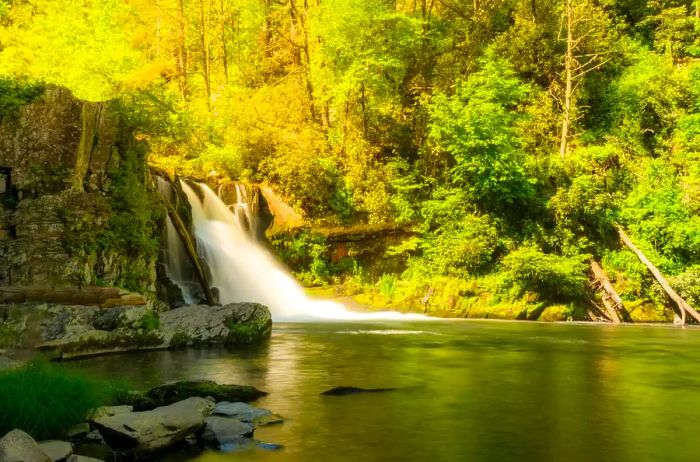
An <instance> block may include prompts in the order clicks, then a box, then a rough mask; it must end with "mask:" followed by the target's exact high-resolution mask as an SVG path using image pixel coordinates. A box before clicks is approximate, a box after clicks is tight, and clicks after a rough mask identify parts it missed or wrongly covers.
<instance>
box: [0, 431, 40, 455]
mask: <svg viewBox="0 0 700 462" xmlns="http://www.w3.org/2000/svg"><path fill="white" fill-rule="evenodd" d="M0 461H2V462H52V461H51V458H50V457H49V456H48V455H47V454H46V453H45V452H44V451H42V450H41V448H40V447H39V445H38V444H37V443H36V441H34V438H32V437H31V436H29V435H27V434H26V433H24V432H23V431H22V430H12V431H11V432H9V433H8V434H6V435H5V436H3V437H2V438H0Z"/></svg>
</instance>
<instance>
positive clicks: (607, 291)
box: [591, 260, 624, 324]
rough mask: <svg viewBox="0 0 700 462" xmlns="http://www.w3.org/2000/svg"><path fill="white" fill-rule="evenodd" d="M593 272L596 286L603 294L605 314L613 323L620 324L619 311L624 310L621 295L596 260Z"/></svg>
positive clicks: (593, 262)
mask: <svg viewBox="0 0 700 462" xmlns="http://www.w3.org/2000/svg"><path fill="white" fill-rule="evenodd" d="M591 271H592V272H593V276H594V278H595V284H596V285H598V287H599V288H600V290H601V292H602V294H601V299H602V300H603V305H604V306H605V314H606V315H607V317H608V318H609V319H610V320H611V321H612V322H613V323H615V324H620V322H621V320H620V316H619V315H618V311H621V310H623V309H624V305H623V303H622V299H621V298H620V295H618V293H617V291H616V290H615V288H614V287H613V285H612V283H611V282H610V279H608V275H607V274H605V271H603V268H601V267H600V265H599V264H598V262H596V261H595V260H591Z"/></svg>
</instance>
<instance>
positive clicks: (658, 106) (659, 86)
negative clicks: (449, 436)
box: [0, 0, 700, 304]
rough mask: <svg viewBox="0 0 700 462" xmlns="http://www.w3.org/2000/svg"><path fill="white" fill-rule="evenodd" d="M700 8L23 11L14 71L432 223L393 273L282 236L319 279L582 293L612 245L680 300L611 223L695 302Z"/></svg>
mask: <svg viewBox="0 0 700 462" xmlns="http://www.w3.org/2000/svg"><path fill="white" fill-rule="evenodd" d="M699 10H700V2H698V1H697V0H641V1H637V2H629V1H624V0H580V1H576V2H570V1H565V0H494V1H488V2H486V1H482V0H469V1H466V0H440V1H429V0H419V1H411V2H407V1H402V0H399V1H392V2H389V1H384V0H379V1H372V2H359V1H352V0H321V1H318V2H306V1H300V0H284V1H274V2H273V1H271V0H216V1H205V0H159V1H155V2H154V1H144V0H108V1H95V0H81V1H79V2H69V1H67V0H58V1H57V0H10V1H7V0H5V1H0V69H2V72H3V73H4V74H6V75H5V76H4V77H3V79H6V78H7V77H13V78H23V79H34V80H36V79H38V80H43V81H46V82H50V83H57V84H61V85H66V86H68V87H70V88H71V89H72V90H73V91H74V92H75V93H76V94H77V95H78V96H81V97H85V98H90V99H104V98H120V99H121V100H122V102H123V103H125V104H127V106H128V107H129V108H131V114H132V115H133V117H134V119H135V121H136V122H138V124H139V126H140V127H141V130H142V132H143V133H142V138H143V139H145V140H147V141H148V142H149V143H150V145H151V151H152V154H151V157H150V159H149V160H150V161H151V162H152V163H154V164H157V165H159V166H161V167H163V168H166V169H176V170H177V171H178V172H179V173H181V174H189V175H193V176H199V177H204V176H207V175H210V174H213V173H216V174H218V175H226V176H229V177H231V178H233V179H242V180H248V181H254V182H265V183H267V184H269V185H271V186H272V187H273V188H275V190H277V191H278V192H279V193H280V194H282V195H283V196H284V198H285V199H286V200H287V201H288V202H289V203H290V204H291V205H292V206H294V207H295V208H296V209H297V210H298V211H299V212H301V213H302V214H303V215H304V216H305V217H306V218H307V219H308V220H309V221H311V222H323V223H324V224H325V225H327V224H329V223H330V224H332V225H348V224H355V225H357V224H366V225H378V224H386V225H389V226H403V227H408V228H411V229H413V230H414V231H415V232H416V233H417V234H416V235H414V236H413V237H412V238H411V239H409V240H407V241H406V242H404V243H403V244H401V245H399V246H393V247H391V248H389V249H387V254H385V255H384V256H382V257H381V258H383V257H392V258H393V257H400V258H402V259H403V261H404V263H405V264H404V270H405V272H403V273H402V274H387V275H386V276H385V277H383V278H382V279H381V280H379V279H377V280H375V281H371V280H370V281H367V280H365V279H366V278H365V277H363V276H362V275H363V274H364V273H363V270H362V268H361V266H362V262H358V261H352V262H350V263H347V262H331V261H330V259H329V254H330V252H332V249H331V246H329V245H327V244H326V243H325V242H324V240H323V238H322V237H318V236H317V237H314V236H312V235H309V234H304V235H301V236H298V237H297V238H296V240H292V241H287V242H281V243H277V244H278V245H277V247H278V249H280V250H281V251H282V252H283V254H284V255H283V256H285V257H286V258H287V260H288V261H290V262H291V263H293V264H294V266H295V268H296V269H297V270H298V271H300V272H302V273H303V274H304V275H305V276H304V277H305V280H306V281H307V282H309V283H318V282H328V281H333V280H338V279H342V278H343V277H344V276H346V277H351V278H354V279H355V280H361V281H362V283H363V284H367V283H374V282H376V281H379V285H378V286H377V291H379V292H381V293H392V294H393V293H395V292H397V290H399V289H400V286H401V284H405V285H408V286H410V287H411V290H414V289H415V290H414V292H419V291H422V292H423V293H427V292H426V291H430V290H432V289H430V287H435V288H440V289H444V290H447V289H445V288H446V287H460V288H459V289H455V297H458V298H464V297H468V295H467V293H478V292H479V291H480V290H489V291H491V292H494V293H500V294H501V295H499V297H501V298H503V297H506V298H507V297H511V298H512V299H515V298H518V297H526V298H527V297H531V295H528V294H535V299H536V300H537V301H538V303H539V302H541V301H546V302H551V303H582V302H584V301H585V300H588V299H589V295H590V294H589V293H587V292H588V289H587V287H586V281H587V280H588V276H587V274H586V272H587V268H588V264H587V263H588V261H589V260H590V259H591V258H595V259H597V260H599V261H600V262H601V263H602V264H603V266H604V268H605V269H606V270H607V271H608V272H609V273H610V276H611V278H612V279H613V281H614V282H615V283H616V284H617V286H618V289H619V290H620V292H621V293H622V295H623V297H624V298H626V299H629V300H631V299H640V300H653V301H655V302H656V303H657V304H663V303H665V300H664V298H663V297H662V296H660V295H659V291H658V288H657V287H656V286H655V285H654V284H653V283H652V281H651V280H650V279H649V276H648V275H647V274H646V272H645V271H644V270H643V268H642V269H641V270H640V268H639V264H638V263H637V262H635V260H634V257H633V256H632V255H631V254H629V252H628V251H625V250H623V249H620V247H619V243H618V240H617V237H616V233H615V230H614V227H615V226H616V225H622V226H623V227H625V228H626V229H627V230H628V232H629V234H630V235H631V236H632V238H633V239H634V240H635V242H636V243H637V244H638V245H639V247H640V248H642V249H643V250H644V251H645V252H646V253H647V254H648V256H649V257H650V258H651V259H652V260H653V261H654V262H655V263H656V264H657V265H658V266H659V267H660V268H661V269H662V270H663V271H664V272H665V273H667V274H668V275H669V276H671V277H672V281H673V283H674V284H676V286H677V288H678V289H679V290H680V291H682V292H684V293H686V294H687V296H688V297H689V299H692V300H695V299H697V297H699V295H698V294H697V290H696V289H694V287H696V286H697V285H698V284H699V283H700V279H698V274H699V273H698V267H700V221H699V219H698V211H700V12H699ZM6 82H8V80H0V90H1V89H2V88H3V86H6V85H8V84H7V83H6ZM0 95H1V93H0ZM2 104H6V103H2ZM7 104H12V102H10V103H7ZM115 184H116V185H120V182H119V180H118V179H117V180H116V182H115ZM122 186H124V187H125V188H124V193H125V195H124V196H123V197H122V199H123V202H124V205H125V209H124V210H138V209H139V208H140V207H141V205H142V204H133V203H131V202H130V196H129V193H128V191H129V188H128V185H122ZM122 218H123V219H127V216H126V215H124V216H123V217H122ZM136 219H137V220H138V219H140V218H139V215H136ZM124 239H125V241H124V245H126V246H130V245H141V244H142V243H141V240H140V238H139V237H138V236H134V237H128V236H125V237H124ZM146 244H148V243H146ZM351 259H352V257H351ZM444 278H447V280H450V281H461V282H455V283H454V284H452V285H450V284H446V283H445V282H444V281H445V279H444ZM430 281H436V282H435V283H431V282H430ZM437 281H441V282H437ZM465 281H470V284H472V285H474V284H475V285H476V286H474V287H476V289H475V288H474V287H472V286H470V287H472V288H471V289H468V288H465V287H466V286H463V285H461V284H462V283H465ZM470 291H471V292H470ZM693 297H695V298H693ZM528 299H529V298H528Z"/></svg>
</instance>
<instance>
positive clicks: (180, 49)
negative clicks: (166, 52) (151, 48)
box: [177, 0, 187, 101]
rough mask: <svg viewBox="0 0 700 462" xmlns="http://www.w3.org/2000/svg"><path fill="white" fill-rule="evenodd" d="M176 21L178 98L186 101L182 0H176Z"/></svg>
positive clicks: (185, 60) (183, 11)
mask: <svg viewBox="0 0 700 462" xmlns="http://www.w3.org/2000/svg"><path fill="white" fill-rule="evenodd" d="M177 4H178V22H179V36H178V42H179V43H178V46H177V68H178V69H177V70H178V80H179V87H180V99H181V100H182V101H187V43H186V30H187V27H186V23H185V22H186V21H187V19H186V18H185V3H184V0H178V2H177Z"/></svg>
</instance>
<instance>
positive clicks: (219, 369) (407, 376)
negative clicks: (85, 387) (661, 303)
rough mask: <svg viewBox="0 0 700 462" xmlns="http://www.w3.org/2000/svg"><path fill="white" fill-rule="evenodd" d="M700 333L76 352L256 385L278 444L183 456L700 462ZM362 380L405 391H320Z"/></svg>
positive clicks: (505, 335) (425, 333)
mask: <svg viewBox="0 0 700 462" xmlns="http://www.w3.org/2000/svg"><path fill="white" fill-rule="evenodd" d="M698 353H700V330H698V329H694V328H686V329H679V328H674V327H669V326H606V325H598V324H595V325H594V324H546V323H527V322H498V321H423V322H419V321H410V322H409V321H404V322H400V321H391V322H390V321H385V322H380V321H374V322H354V323H348V322H342V323H341V322H337V323H313V324H294V323H289V324H276V325H275V328H274V330H273V334H272V338H271V340H270V342H269V343H268V344H266V345H263V346H257V347H251V348H246V349H237V350H232V351H228V350H218V349H210V350H192V349H189V350H180V351H160V352H149V353H136V354H126V355H115V356H103V357H96V358H91V359H85V360H81V361H76V362H71V363H69V365H70V367H72V368H77V369H81V370H85V371H89V372H91V373H94V374H96V375H99V376H102V377H110V378H114V377H119V378H124V379H127V380H128V381H130V383H131V384H133V386H134V387H137V388H147V387H149V386H153V385H158V384H161V383H163V382H166V381H171V380H181V379H211V380H215V381H218V382H221V383H239V384H247V385H254V386H256V387H258V388H260V389H263V390H266V391H268V392H269V393H270V394H269V396H267V397H265V398H263V399H261V400H259V401H258V402H257V403H256V405H258V406H260V407H265V408H268V409H271V410H273V411H274V412H277V413H279V414H281V415H283V416H285V417H286V418H287V419H288V420H287V421H286V422H285V423H283V424H279V425H272V426H267V427H261V428H259V429H258V430H256V434H255V436H256V438H257V439H260V440H263V441H266V442H273V443H279V444H283V445H284V449H282V450H280V451H276V452H269V451H265V450H262V449H256V450H251V451H245V452H241V453H230V454H224V453H218V452H213V451H206V452H203V453H192V454H186V453H178V454H174V455H171V456H167V457H166V458H165V459H164V460H166V461H169V462H174V461H183V460H195V461H199V462H218V461H231V462H237V461H246V462H256V461H280V462H282V461H284V462H302V461H304V462H316V461H319V462H340V461H363V462H373V461H377V462H379V461H381V462H388V461H430V462H438V461H475V462H504V461H528V462H529V461H532V462H535V461H537V462H543V461H557V462H584V461H585V462H591V461H616V462H627V461H629V462H643V461H661V460H663V461H666V462H670V461H694V460H698V457H700V456H699V454H700V453H699V452H698V449H697V429H698V428H700V361H698V358H696V355H698ZM341 385H348V386H357V387H366V388H375V387H376V388H386V387H396V388H398V390H396V391H390V392H384V393H371V394H359V395H350V396H341V397H335V396H321V395H320V393H321V392H323V391H324V390H327V389H329V388H332V387H335V386H341Z"/></svg>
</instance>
